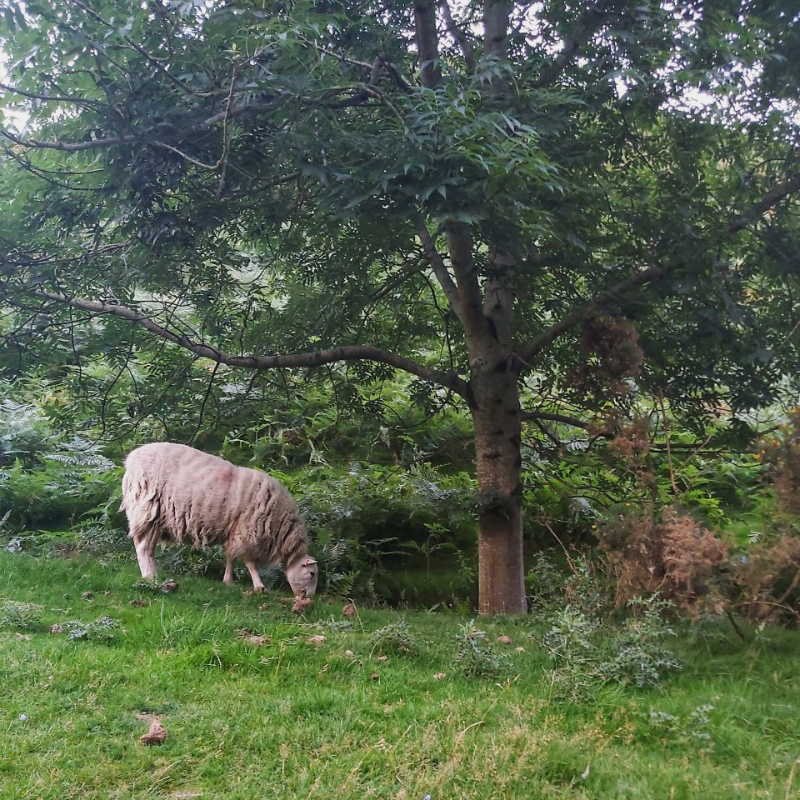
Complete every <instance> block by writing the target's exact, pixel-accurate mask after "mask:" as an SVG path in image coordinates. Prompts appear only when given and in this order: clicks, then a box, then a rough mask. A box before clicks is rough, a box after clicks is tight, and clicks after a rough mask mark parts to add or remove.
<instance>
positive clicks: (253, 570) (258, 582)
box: [244, 561, 267, 592]
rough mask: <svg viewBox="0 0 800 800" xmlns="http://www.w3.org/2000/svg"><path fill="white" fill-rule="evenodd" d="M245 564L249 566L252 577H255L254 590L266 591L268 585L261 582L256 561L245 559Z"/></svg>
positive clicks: (248, 569)
mask: <svg viewBox="0 0 800 800" xmlns="http://www.w3.org/2000/svg"><path fill="white" fill-rule="evenodd" d="M244 565H245V566H246V567H247V571H248V572H249V573H250V577H251V578H252V579H253V591H254V592H266V591H267V590H266V587H265V586H264V584H263V583H262V582H261V576H260V575H259V574H258V567H257V566H256V563H255V562H254V561H245V562H244Z"/></svg>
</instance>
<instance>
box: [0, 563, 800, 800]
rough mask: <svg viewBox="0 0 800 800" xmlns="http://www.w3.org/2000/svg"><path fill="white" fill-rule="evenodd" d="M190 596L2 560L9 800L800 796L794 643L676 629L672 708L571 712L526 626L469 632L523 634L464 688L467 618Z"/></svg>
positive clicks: (641, 705)
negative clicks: (304, 608)
mask: <svg viewBox="0 0 800 800" xmlns="http://www.w3.org/2000/svg"><path fill="white" fill-rule="evenodd" d="M179 580H180V589H179V591H178V592H177V593H176V594H171V595H164V594H161V593H158V592H154V591H153V590H149V589H147V588H145V587H135V584H136V582H137V581H138V574H137V572H136V569H135V566H134V565H133V564H132V563H130V562H128V561H126V562H124V563H120V562H119V561H103V560H102V559H90V558H87V557H74V558H50V559H46V558H40V557H34V556H30V555H27V554H24V553H23V554H9V553H0V600H12V601H15V602H18V603H36V604H38V605H40V606H41V607H42V608H41V612H40V615H41V619H40V620H39V621H38V622H36V623H35V624H34V625H33V627H32V628H30V629H28V630H15V629H14V628H12V627H9V626H8V625H6V626H5V627H3V628H0V652H1V653H2V666H1V667H0V737H2V738H1V739H0V740H1V741H2V742H3V745H2V748H0V798H14V800H21V799H22V798H36V799H37V800H39V799H40V798H41V799H42V800H45V799H46V798H53V799H55V798H58V799H59V800H62V799H63V800H67V799H68V798H76V799H77V798H82V799H83V798H98V799H99V798H104V799H105V798H114V799H115V800H126V799H128V798H129V799H130V800H134V798H135V800H144V798H175V799H177V798H192V797H199V798H220V797H224V798H227V800H237V799H239V798H241V800H245V799H246V800H253V798H272V797H281V798H337V800H347V799H348V798H359V800H360V799H361V798H367V797H375V798H398V799H400V798H408V800H423V798H424V797H425V795H431V797H432V800H439V799H440V798H441V800H445V798H459V800H468V799H469V798H487V800H488V798H532V799H534V800H535V798H598V799H599V798H603V800H611V799H612V798H676V800H679V799H680V798H703V799H704V800H714V798H756V797H759V798H776V799H777V798H780V800H785V798H790V797H797V796H798V792H800V764H798V758H799V757H800V723H799V722H798V718H799V717H800V677H799V674H800V673H799V671H798V668H797V665H798V657H800V636H799V635H798V634H797V633H796V632H790V631H784V630H765V631H763V632H760V633H759V632H756V631H748V642H747V643H746V644H742V643H741V642H740V641H739V640H738V639H736V637H735V636H730V635H728V632H727V630H726V629H725V628H720V630H719V631H717V632H715V633H714V634H713V635H708V636H705V637H700V638H698V637H697V636H691V635H690V634H689V633H688V632H687V631H684V632H683V633H682V634H681V637H680V638H679V640H678V642H677V649H678V651H679V655H680V657H681V658H682V659H683V661H684V669H683V671H682V672H681V673H680V674H679V675H677V676H676V677H674V678H670V679H669V680H668V681H667V682H666V683H665V684H664V687H663V689H662V690H660V691H659V690H649V691H637V690H634V689H629V688H623V687H619V686H612V687H598V688H597V689H596V690H593V692H592V694H591V696H590V697H589V698H588V700H587V701H586V702H582V703H579V704H578V703H569V702H564V701H559V700H558V699H557V694H556V693H554V691H553V684H552V681H551V679H550V676H549V675H550V673H549V670H550V662H549V660H548V657H547V655H546V653H545V652H544V651H543V650H542V649H541V647H540V646H539V645H538V644H537V637H539V636H540V634H541V632H542V627H541V626H539V627H538V628H537V627H536V626H535V625H534V624H533V623H532V622H531V621H530V620H529V619H505V620H503V619H500V620H493V621H491V622H488V621H487V622H484V621H482V620H481V621H479V623H478V624H479V627H482V628H483V629H484V630H486V631H487V633H488V635H489V639H490V640H491V641H493V642H494V641H496V638H497V637H498V636H499V635H501V634H505V635H508V636H510V637H511V639H512V640H513V641H512V643H511V644H506V645H499V644H498V645H496V647H497V648H499V649H504V650H505V651H506V653H507V654H508V659H507V660H508V661H509V662H510V667H509V669H508V671H507V672H505V673H504V674H503V675H502V676H501V677H499V678H491V679H480V678H466V677H464V676H462V675H461V674H460V673H459V672H458V671H457V669H456V666H455V663H454V658H455V654H456V650H457V645H456V635H457V634H458V632H459V630H464V629H465V625H464V623H465V622H467V621H468V619H467V618H464V617H461V616H458V615H455V614H438V613H437V614H433V613H432V614H428V613H424V612H407V613H403V614H400V613H398V612H394V611H378V610H365V609H360V610H359V615H358V617H356V618H354V619H353V620H352V621H350V622H349V623H348V621H347V620H346V619H345V617H343V616H342V614H341V608H342V606H341V604H340V603H339V604H337V603H330V604H329V603H326V602H325V600H324V598H322V599H320V601H319V602H317V603H316V605H315V607H314V609H313V610H312V611H311V613H309V615H308V616H307V617H306V618H305V619H299V618H297V617H294V616H293V615H292V614H291V613H290V611H289V606H288V605H286V604H284V603H283V602H281V599H282V596H281V595H280V593H274V594H272V595H270V596H269V597H268V598H267V600H266V602H267V605H266V608H264V609H262V608H261V607H260V606H261V605H262V603H264V598H262V597H259V596H253V595H249V594H247V593H245V592H244V591H243V589H244V588H246V587H245V585H244V584H241V585H240V586H238V587H235V588H227V587H225V586H223V585H222V584H221V583H217V582H213V581H210V580H207V579H205V578H199V577H187V576H183V577H181V578H180V579H179ZM85 592H91V593H92V596H91V598H90V597H88V596H86V597H85V596H84V593H85ZM131 601H136V602H137V603H140V604H143V605H133V604H132V603H131ZM104 615H108V616H109V617H111V618H112V619H113V620H115V621H116V622H117V623H119V628H118V629H117V630H116V631H114V632H113V638H112V639H111V640H110V641H105V640H101V639H98V640H95V639H91V638H90V639H88V640H72V641H71V640H69V639H68V638H67V635H66V634H51V633H49V628H50V626H51V625H53V624H61V623H66V622H70V621H74V620H82V621H84V622H92V621H94V620H97V619H98V618H100V617H102V616H104ZM400 619H403V620H405V622H406V623H407V625H406V626H403V629H402V631H401V633H402V637H406V636H408V637H411V638H412V640H413V642H414V644H415V645H418V652H414V648H410V649H409V650H410V652H406V651H405V650H404V647H405V644H404V643H407V640H406V639H405V638H402V637H398V636H395V638H397V639H398V642H399V644H398V646H397V647H395V648H394V650H392V649H391V648H389V650H385V648H378V647H376V646H375V645H376V643H375V639H374V637H373V632H374V631H376V630H378V629H380V628H385V627H386V626H387V625H390V624H391V623H396V622H397V621H398V620H400ZM348 628H349V629H348ZM242 629H247V630H249V631H251V632H253V633H258V634H266V635H268V636H269V637H271V641H270V642H269V643H268V644H264V645H260V646H259V645H256V644H252V643H249V642H248V641H246V640H245V639H243V638H241V635H240V633H239V632H240V631H241V630H242ZM313 635H317V636H319V635H322V636H325V637H326V639H325V641H324V642H323V643H320V644H312V643H309V642H308V641H307V640H308V638H309V637H310V636H313ZM532 637H534V638H532ZM517 647H523V648H524V651H522V652H517V650H516V648H517ZM346 650H351V651H353V653H354V655H353V656H350V655H348V654H346V652H345V651H346ZM381 652H392V654H391V655H389V656H388V660H381V659H382V658H385V656H381V655H380V653H381ZM442 673H443V677H438V678H437V677H436V676H437V674H438V675H441V674H442ZM709 707H713V708H709ZM149 715H155V716H158V717H159V718H160V719H161V721H162V722H163V724H164V726H165V727H166V729H167V732H168V737H167V740H166V742H165V743H164V744H163V746H161V747H146V746H144V745H142V744H140V743H139V741H138V739H139V736H140V735H142V734H143V733H144V732H145V731H146V730H147V727H148V722H149V719H150V716H149Z"/></svg>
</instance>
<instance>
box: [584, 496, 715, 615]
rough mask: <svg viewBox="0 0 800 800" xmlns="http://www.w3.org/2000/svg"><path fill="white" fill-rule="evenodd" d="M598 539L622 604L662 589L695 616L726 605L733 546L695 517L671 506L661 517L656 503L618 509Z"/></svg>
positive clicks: (674, 601)
mask: <svg viewBox="0 0 800 800" xmlns="http://www.w3.org/2000/svg"><path fill="white" fill-rule="evenodd" d="M599 543H600V550H601V552H602V554H603V557H604V560H605V568H606V570H607V573H608V575H609V576H610V577H611V578H612V579H613V580H614V583H615V588H616V604H617V606H618V607H619V606H623V605H625V604H626V603H628V602H629V601H630V600H631V599H632V598H634V597H640V596H641V597H648V596H650V595H652V594H654V593H655V592H659V593H660V594H661V595H662V596H663V597H664V598H665V599H667V600H669V601H671V602H673V603H674V604H675V605H676V606H677V607H678V608H679V609H680V610H681V611H682V612H683V613H685V614H686V615H688V616H690V617H697V616H699V615H701V614H704V613H717V614H718V613H721V612H722V611H723V610H724V608H725V606H726V598H725V596H724V594H723V592H722V589H721V584H720V575H721V568H722V567H723V566H725V565H726V564H727V560H728V553H729V546H728V545H727V544H726V543H725V542H723V541H722V540H721V539H719V537H718V536H716V535H715V534H714V533H712V532H711V531H709V530H706V529H705V528H703V527H702V526H701V525H700V524H699V523H698V522H697V521H696V520H695V519H694V518H693V517H691V516H689V515H687V514H679V513H678V512H677V511H676V510H675V509H674V508H671V507H667V508H665V509H664V510H663V512H662V518H661V520H660V521H659V520H657V519H656V517H655V515H654V513H653V510H652V508H649V509H646V510H645V511H643V512H641V513H637V514H632V515H629V516H626V515H619V516H618V517H617V518H616V519H613V520H609V521H608V522H607V523H606V524H605V525H604V526H603V528H602V530H601V533H600V542H599Z"/></svg>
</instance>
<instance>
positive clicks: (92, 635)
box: [61, 614, 119, 644]
mask: <svg viewBox="0 0 800 800" xmlns="http://www.w3.org/2000/svg"><path fill="white" fill-rule="evenodd" d="M61 627H63V628H64V629H65V630H66V631H67V639H68V640H69V641H70V642H75V641H87V642H101V643H104V644H107V643H109V642H112V641H113V640H114V637H115V636H116V633H117V630H118V629H119V623H118V622H116V621H115V620H113V619H112V618H111V617H109V616H108V615H107V614H104V615H103V616H102V617H98V618H97V619H96V620H93V621H92V622H83V621H82V620H79V619H75V620H70V621H69V622H64V623H62V625H61Z"/></svg>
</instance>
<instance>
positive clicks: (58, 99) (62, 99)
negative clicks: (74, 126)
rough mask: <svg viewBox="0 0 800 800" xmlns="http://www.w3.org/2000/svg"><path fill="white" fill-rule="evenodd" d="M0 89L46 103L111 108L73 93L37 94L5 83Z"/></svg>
mask: <svg viewBox="0 0 800 800" xmlns="http://www.w3.org/2000/svg"><path fill="white" fill-rule="evenodd" d="M0 89H3V90H4V91H6V92H12V93H13V94H19V95H22V97H30V98H32V99H33V100H43V101H44V102H47V103H75V105H80V106H92V107H94V108H111V106H110V105H108V104H107V103H101V102H100V101H99V100H89V99H87V98H85V97H76V96H74V95H61V94H39V93H38V92H28V91H25V89H17V88H16V87H15V86H9V85H8V84H7V83H0Z"/></svg>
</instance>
